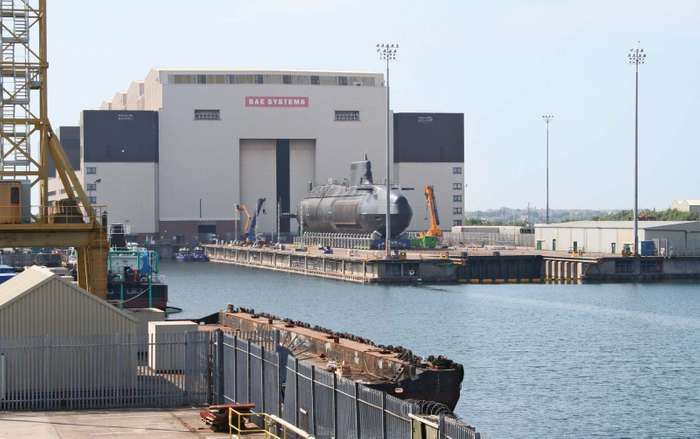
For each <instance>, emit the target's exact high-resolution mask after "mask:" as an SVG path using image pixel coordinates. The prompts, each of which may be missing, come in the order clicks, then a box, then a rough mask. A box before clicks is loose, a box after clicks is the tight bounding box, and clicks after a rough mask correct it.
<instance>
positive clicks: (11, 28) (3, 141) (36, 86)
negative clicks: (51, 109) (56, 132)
mask: <svg viewBox="0 0 700 439" xmlns="http://www.w3.org/2000/svg"><path fill="white" fill-rule="evenodd" d="M40 26H45V23H44V21H43V16H42V14H41V13H40V12H39V10H38V9H37V8H34V7H31V6H30V4H29V1H24V0H19V1H16V0H0V44H1V47H0V62H1V67H0V88H1V89H2V101H1V103H0V106H1V107H2V110H1V111H0V115H1V117H2V120H1V121H0V171H1V172H2V174H1V175H0V179H2V180H30V181H31V183H32V186H35V185H36V184H39V185H40V188H39V189H40V192H41V195H40V196H41V197H42V200H43V201H45V200H46V190H47V189H46V177H47V175H44V172H43V171H44V169H43V168H44V167H43V166H41V164H42V163H45V161H46V160H45V158H46V152H47V151H46V150H47V144H48V142H47V141H46V139H44V138H45V137H47V129H46V128H47V127H46V126H45V124H43V123H42V120H46V116H47V115H46V93H45V86H46V81H45V72H46V65H45V64H46V63H45V62H42V58H43V57H42V55H43V54H42V53H41V52H43V50H39V53H37V51H36V50H34V49H32V47H31V46H30V42H31V41H32V38H31V36H32V34H35V35H39V34H41V32H40V31H41V29H39V27H40ZM40 46H42V47H41V49H43V45H41V44H40ZM33 95H34V96H36V95H39V96H38V97H39V100H38V111H37V108H36V107H37V102H36V101H35V100H33V99H32V97H34V96H33ZM37 114H38V116H37ZM37 144H38V145H39V148H38V150H34V149H33V148H32V146H33V145H37ZM40 204H42V205H45V204H46V203H45V202H41V203H40ZM37 213H39V214H41V212H37Z"/></svg>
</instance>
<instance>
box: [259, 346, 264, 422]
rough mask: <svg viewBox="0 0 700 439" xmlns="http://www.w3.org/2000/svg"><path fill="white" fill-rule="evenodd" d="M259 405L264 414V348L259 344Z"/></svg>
mask: <svg viewBox="0 0 700 439" xmlns="http://www.w3.org/2000/svg"><path fill="white" fill-rule="evenodd" d="M260 404H261V405H262V412H263V413H265V346H264V345H263V344H262V343H261V344H260Z"/></svg>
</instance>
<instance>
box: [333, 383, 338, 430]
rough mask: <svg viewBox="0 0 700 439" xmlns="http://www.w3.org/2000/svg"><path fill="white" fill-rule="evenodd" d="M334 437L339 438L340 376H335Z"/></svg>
mask: <svg viewBox="0 0 700 439" xmlns="http://www.w3.org/2000/svg"><path fill="white" fill-rule="evenodd" d="M333 437H334V438H337V437H338V375H336V374H335V373H334V374H333Z"/></svg>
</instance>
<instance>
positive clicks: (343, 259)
mask: <svg viewBox="0 0 700 439" xmlns="http://www.w3.org/2000/svg"><path fill="white" fill-rule="evenodd" d="M204 249H205V252H206V254H207V256H209V259H210V260H211V261H212V262H219V263H225V264H233V265H238V266H243V267H253V268H261V269H265V270H273V271H282V272H285V273H295V274H302V275H305V276H314V277H322V278H327V279H337V280H344V281H348V282H357V283H415V282H430V283H444V282H448V283H449V282H456V281H457V264H455V262H454V261H452V260H450V259H449V257H448V256H447V254H444V255H439V254H438V253H429V254H426V255H420V257H418V255H413V254H412V255H404V256H402V257H400V258H396V259H389V260H386V259H383V258H380V257H377V254H375V252H371V251H357V250H345V249H338V250H336V252H337V254H323V253H321V252H318V251H304V252H301V251H295V249H294V248H290V249H273V248H252V247H244V246H234V245H226V244H218V245H216V244H210V245H205V246H204Z"/></svg>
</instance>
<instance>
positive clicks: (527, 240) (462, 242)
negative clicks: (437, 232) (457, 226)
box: [443, 232, 535, 248]
mask: <svg viewBox="0 0 700 439" xmlns="http://www.w3.org/2000/svg"><path fill="white" fill-rule="evenodd" d="M443 240H444V242H445V243H446V244H448V245H450V246H482V247H483V246H487V245H490V246H506V247H533V248H534V247H535V235H534V234H532V233H483V232H445V233H444V235H443Z"/></svg>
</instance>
